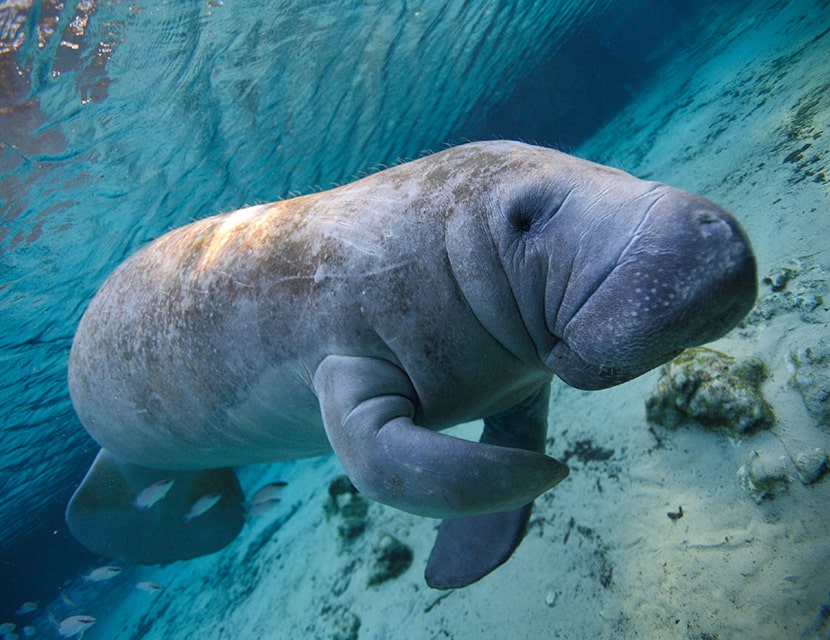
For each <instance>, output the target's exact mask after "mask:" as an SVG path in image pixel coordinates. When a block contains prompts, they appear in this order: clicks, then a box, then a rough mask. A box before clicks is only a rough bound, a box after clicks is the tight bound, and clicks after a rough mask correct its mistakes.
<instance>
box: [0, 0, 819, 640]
mask: <svg viewBox="0 0 830 640" xmlns="http://www.w3.org/2000/svg"><path fill="white" fill-rule="evenodd" d="M741 4H742V3H734V4H729V3H719V4H718V7H717V10H714V9H713V3H707V2H693V1H689V2H682V1H680V0H678V1H675V2H656V1H655V2H645V1H641V2H631V3H622V2H613V1H611V0H597V1H588V0H583V1H577V0H574V1H570V2H567V1H558V2H534V1H532V0H515V1H512V2H508V1H502V2H499V1H495V0H494V1H490V2H480V3H472V2H464V1H462V0H456V1H453V0H447V1H442V2H430V3H422V4H416V3H412V2H406V1H401V2H389V1H387V2H383V1H375V2H350V3H343V2H340V3H338V2H302V1H299V0H294V1H291V2H282V3H274V4H273V6H266V5H265V4H264V3H261V2H255V1H250V2H241V1H240V2H234V1H231V0H228V1H226V2H221V1H213V0H211V1H209V2H160V1H148V2H143V3H133V2H118V1H115V2H107V3H105V2H94V1H92V2H90V1H86V2H77V3H75V2H67V3H65V4H64V3H59V2H35V3H32V4H31V6H29V5H30V3H27V2H23V3H17V4H16V3H5V4H0V45H2V49H0V219H2V228H0V354H2V355H0V358H2V360H1V361H2V369H0V377H2V384H0V416H2V422H1V423H0V425H2V447H0V483H1V484H0V486H2V502H0V562H1V563H2V564H0V566H2V571H3V574H4V576H3V581H2V586H0V622H3V621H5V620H7V619H9V620H16V621H18V622H19V623H20V624H21V625H22V624H23V623H25V621H26V618H25V617H24V616H22V615H18V614H16V613H15V612H16V610H17V609H18V607H19V606H20V604H21V603H22V602H24V601H26V600H35V601H39V602H40V603H41V604H42V605H45V604H46V603H47V602H49V601H51V600H53V599H54V598H57V597H58V594H59V591H60V588H61V585H62V584H63V583H64V582H65V581H67V580H70V579H72V578H74V577H75V576H77V575H78V574H79V573H80V572H82V571H86V570H88V569H89V568H90V567H92V566H96V565H98V564H101V559H99V558H96V557H94V556H92V555H91V554H89V553H88V552H86V551H85V550H84V549H83V548H81V547H80V546H79V545H78V544H77V543H75V542H74V540H73V539H72V538H71V536H70V535H69V533H68V531H67V530H66V528H65V525H64V524H63V518H62V514H63V508H64V505H65V503H66V501H67V499H68V498H69V496H70V494H71V493H72V491H73V490H74V487H75V486H76V485H77V483H78V482H79V481H80V479H81V478H82V476H83V473H84V471H85V469H86V468H87V466H88V465H89V463H90V462H91V460H92V458H93V456H94V455H95V453H96V451H97V446H96V445H95V443H94V442H93V441H92V440H91V439H90V438H89V436H88V435H87V434H86V432H85V431H84V430H83V428H82V427H81V425H80V423H79V422H78V420H77V418H76V417H75V414H74V411H73V409H72V406H71V403H70V400H69V396H68V392H67V389H66V363H67V357H68V353H69V347H70V344H71V340H72V335H73V332H74V329H75V327H76V326H77V323H78V321H79V319H80V317H81V314H82V313H83V311H84V309H85V308H86V305H87V303H88V302H89V300H90V299H91V297H92V295H93V294H94V293H95V291H96V290H97V288H98V287H99V286H100V284H101V283H102V282H103V281H104V279H105V278H106V277H107V276H108V274H109V273H110V272H111V271H112V270H113V269H114V268H115V266H116V265H118V264H119V263H120V262H121V261H122V260H123V259H124V258H125V257H127V256H128V255H130V254H131V253H132V252H133V251H135V250H136V249H137V248H138V247H139V246H141V245H142V244H144V243H146V242H147V241H149V240H151V239H153V238H155V237H158V236H159V235H161V234H163V233H164V232H166V231H168V230H170V229H172V228H174V227H177V226H180V225H183V224H186V223H188V222H190V221H192V220H195V219H199V218H202V217H205V216H208V215H212V214H215V213H219V212H223V211H229V210H232V209H235V208H239V207H242V206H244V205H248V204H255V203H261V202H268V201H272V200H277V199H280V198H285V197H289V196H291V195H296V194H300V193H308V192H310V191H316V190H321V189H327V188H330V187H331V186H334V185H337V184H342V183H344V182H348V181H349V180H351V179H352V178H355V177H357V176H360V175H363V174H365V173H366V172H372V171H374V170H376V169H378V168H382V167H384V166H387V165H390V164H394V163H396V162H398V161H400V160H402V159H409V158H414V157H418V156H420V155H422V154H424V153H425V152H427V151H428V150H440V149H441V148H443V147H444V146H445V145H447V144H453V143H457V142H461V141H465V140H468V139H486V138H491V137H505V138H521V139H524V140H530V141H534V142H536V143H539V144H545V145H549V146H557V147H560V148H565V149H573V148H575V147H577V146H578V145H579V144H580V143H581V142H583V141H584V140H585V139H586V138H588V137H589V136H590V135H592V134H593V133H595V132H596V131H597V130H598V129H599V128H600V127H601V126H602V125H603V124H604V123H605V122H607V121H608V120H610V119H611V118H612V117H613V116H614V114H615V113H616V112H617V111H618V110H619V109H622V108H623V107H624V106H625V105H626V104H628V103H629V102H630V101H632V100H636V99H637V98H638V97H640V96H641V93H642V91H643V90H644V89H643V87H645V86H647V83H648V81H649V78H651V77H652V74H653V73H656V72H657V71H658V70H659V69H661V68H662V67H663V65H665V64H667V63H670V62H671V61H672V60H674V59H675V57H676V56H677V54H678V52H683V51H695V50H696V48H697V47H699V46H701V44H700V42H699V40H698V39H697V38H698V36H699V34H700V33H702V32H703V29H702V25H703V24H704V23H706V24H710V23H711V17H712V15H713V14H717V16H718V17H719V19H720V20H721V21H722V22H721V26H722V28H723V29H724V30H728V29H729V28H730V27H731V26H732V22H731V21H730V17H729V16H730V11H733V10H736V8H737V7H738V6H739V5H741ZM736 15H737V14H736ZM822 18H823V19H826V16H822ZM709 35H710V36H711V34H709ZM712 41H715V42H716V41H717V39H714V40H709V41H708V46H711V43H712ZM820 46H826V45H823V44H822V45H820ZM782 64H786V61H783V62H782ZM671 111H672V105H666V113H671ZM633 128H634V129H636V127H633ZM596 159H598V160H602V161H607V162H610V163H613V161H614V157H613V154H612V157H609V158H596ZM627 160H628V159H627ZM630 162H632V163H633V162H634V161H630ZM653 177H657V178H658V179H662V176H653ZM680 186H685V185H682V184H681V185H680ZM40 614H42V611H41V612H39V615H40ZM38 620H39V622H38V625H40V629H41V631H42V632H44V633H51V634H52V636H49V637H54V630H50V629H48V628H47V627H48V624H47V623H45V622H44V617H43V616H42V615H40V618H38ZM91 634H92V632H91V631H90V635H91Z"/></svg>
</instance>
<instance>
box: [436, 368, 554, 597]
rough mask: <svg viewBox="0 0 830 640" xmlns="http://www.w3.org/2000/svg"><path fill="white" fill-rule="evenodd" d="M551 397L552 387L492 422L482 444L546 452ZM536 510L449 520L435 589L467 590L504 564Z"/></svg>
mask: <svg viewBox="0 0 830 640" xmlns="http://www.w3.org/2000/svg"><path fill="white" fill-rule="evenodd" d="M549 398H550V384H546V385H544V386H542V387H541V388H540V389H538V390H537V391H536V392H535V393H534V394H532V395H531V396H529V397H528V398H527V399H526V400H524V401H523V402H521V403H520V404H519V405H517V406H515V407H513V408H511V409H509V410H508V411H505V412H504V413H500V414H498V415H495V416H491V417H489V418H487V419H486V420H485V421H484V432H483V433H482V435H481V441H482V442H485V443H488V444H494V445H500V446H509V447H516V448H520V449H527V450H529V451H537V452H542V451H544V450H545V435H546V433H547V426H548V400H549ZM563 467H564V465H563ZM565 475H567V467H565ZM532 507H533V504H532V503H529V504H526V505H524V506H522V507H519V508H518V509H513V510H512V511H503V512H500V513H488V514H485V515H480V516H470V517H466V518H451V519H449V520H444V521H443V522H442V523H441V526H440V527H439V528H438V536H437V538H436V539H435V545H434V546H433V547H432V553H430V556H429V560H428V561H427V568H426V572H425V577H426V581H427V584H428V585H429V586H430V587H432V588H433V589H453V588H457V587H466V586H467V585H469V584H472V583H473V582H476V581H477V580H480V579H481V578H483V577H484V576H486V575H487V574H488V573H490V572H491V571H492V570H493V569H495V568H496V567H498V566H500V565H501V564H502V563H504V562H505V561H506V560H507V559H508V558H509V557H510V556H511V555H512V553H513V551H514V550H515V549H516V547H518V546H519V543H520V542H521V541H522V538H523V537H524V534H525V531H526V530H527V522H528V520H529V519H530V512H531V509H532Z"/></svg>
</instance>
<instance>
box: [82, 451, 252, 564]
mask: <svg viewBox="0 0 830 640" xmlns="http://www.w3.org/2000/svg"><path fill="white" fill-rule="evenodd" d="M160 480H173V484H172V486H171V487H170V490H169V491H168V492H167V494H166V495H165V496H164V497H163V498H161V499H160V500H158V501H157V502H156V503H155V504H153V505H152V506H150V507H149V508H146V509H141V508H139V507H137V506H136V505H135V501H136V497H137V496H138V495H139V494H140V493H141V492H142V491H143V490H145V489H147V488H148V487H149V486H151V485H152V484H153V483H156V482H159V481H160ZM215 495H218V496H220V497H219V501H218V502H216V504H214V505H213V506H212V507H210V508H209V509H208V510H207V511H205V512H204V513H202V514H201V515H199V516H198V517H193V518H192V519H190V520H189V522H188V523H187V524H185V520H184V516H185V515H186V514H187V513H188V512H189V510H190V508H191V507H192V506H193V505H194V504H195V503H196V502H197V501H198V500H199V499H200V498H203V497H205V496H215ZM243 500H244V496H243V495H242V489H241V488H240V487H239V482H238V481H237V479H236V474H235V473H234V472H233V469H208V470H205V471H164V470H161V469H149V468H146V467H139V466H136V465H133V464H130V463H127V462H123V461H121V460H118V459H117V458H116V457H114V456H113V455H112V454H110V453H109V452H108V451H106V450H105V449H101V451H100V452H99V453H98V457H96V458H95V461H94V462H93V463H92V466H91V467H90V468H89V471H88V472H87V474H86V477H85V478H84V479H83V482H81V485H80V486H79V487H78V489H77V490H76V491H75V494H74V495H73V496H72V499H71V500H70V501H69V505H68V506H67V508H66V523H67V524H68V525H69V530H70V531H71V532H72V535H74V536H75V537H76V538H77V539H78V541H79V542H80V543H81V544H83V545H84V546H85V547H86V548H87V549H89V550H90V551H93V552H94V553H98V554H100V555H102V556H104V557H107V558H113V559H118V560H123V561H126V562H137V563H141V564H156V563H159V564H164V563H168V562H173V561H175V560H186V559H188V558H195V557H196V556H201V555H205V554H208V553H213V552H214V551H218V550H219V549H221V548H222V547H224V546H225V545H227V544H228V543H229V542H230V541H231V540H233V539H234V538H235V537H236V535H237V534H238V533H239V531H240V529H242V525H243V523H244V521H245V519H244V508H243Z"/></svg>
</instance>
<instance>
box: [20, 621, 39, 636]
mask: <svg viewBox="0 0 830 640" xmlns="http://www.w3.org/2000/svg"><path fill="white" fill-rule="evenodd" d="M21 631H22V632H23V637H24V638H31V637H32V636H34V635H35V634H37V627H36V626H34V625H31V624H27V625H26V626H25V627H23V628H22V629H21Z"/></svg>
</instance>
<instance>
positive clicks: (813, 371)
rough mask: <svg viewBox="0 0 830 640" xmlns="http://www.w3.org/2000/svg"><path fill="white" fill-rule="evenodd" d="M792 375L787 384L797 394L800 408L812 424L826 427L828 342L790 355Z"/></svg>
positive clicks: (829, 380)
mask: <svg viewBox="0 0 830 640" xmlns="http://www.w3.org/2000/svg"><path fill="white" fill-rule="evenodd" d="M790 362H791V363H792V369H793V374H792V377H791V378H790V384H792V386H793V387H794V388H795V389H797V390H798V392H799V393H800V394H801V398H802V399H803V400H804V406H806V407H807V411H808V412H809V413H810V415H811V416H812V417H813V418H815V419H816V421H817V422H818V423H819V424H821V425H824V426H830V371H828V366H830V340H828V338H821V339H820V340H819V341H818V344H816V345H814V346H810V347H805V348H802V349H794V350H793V351H792V352H790Z"/></svg>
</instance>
